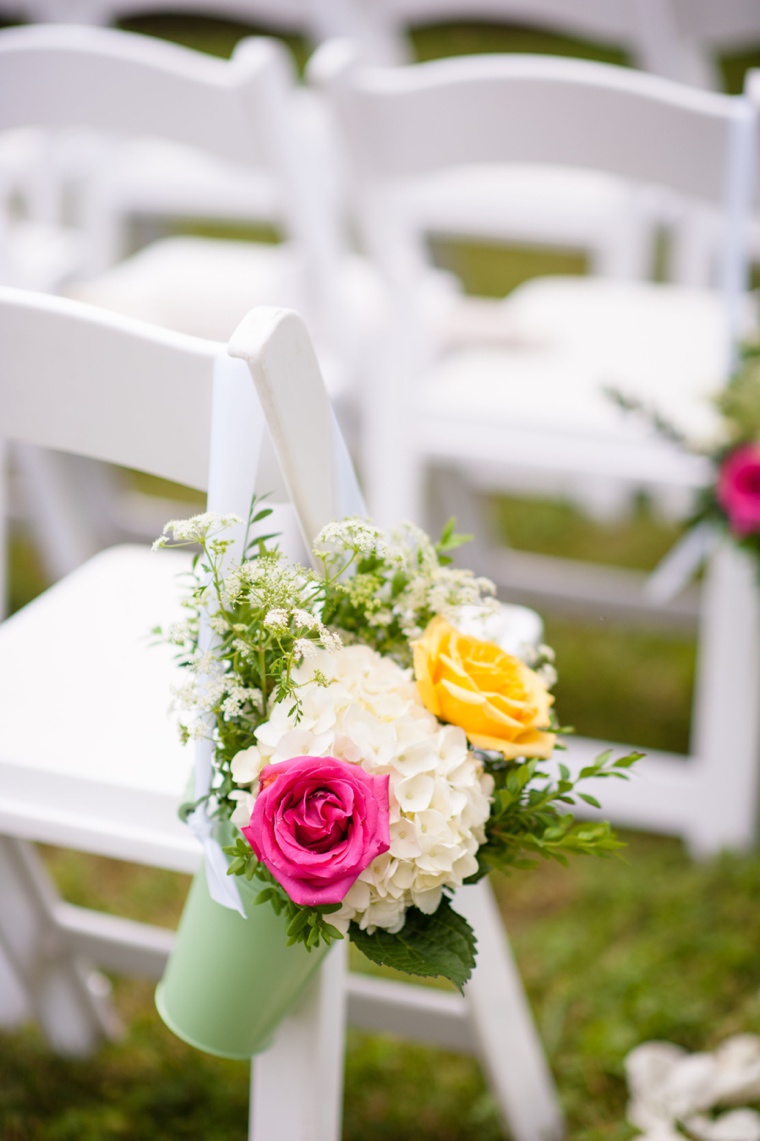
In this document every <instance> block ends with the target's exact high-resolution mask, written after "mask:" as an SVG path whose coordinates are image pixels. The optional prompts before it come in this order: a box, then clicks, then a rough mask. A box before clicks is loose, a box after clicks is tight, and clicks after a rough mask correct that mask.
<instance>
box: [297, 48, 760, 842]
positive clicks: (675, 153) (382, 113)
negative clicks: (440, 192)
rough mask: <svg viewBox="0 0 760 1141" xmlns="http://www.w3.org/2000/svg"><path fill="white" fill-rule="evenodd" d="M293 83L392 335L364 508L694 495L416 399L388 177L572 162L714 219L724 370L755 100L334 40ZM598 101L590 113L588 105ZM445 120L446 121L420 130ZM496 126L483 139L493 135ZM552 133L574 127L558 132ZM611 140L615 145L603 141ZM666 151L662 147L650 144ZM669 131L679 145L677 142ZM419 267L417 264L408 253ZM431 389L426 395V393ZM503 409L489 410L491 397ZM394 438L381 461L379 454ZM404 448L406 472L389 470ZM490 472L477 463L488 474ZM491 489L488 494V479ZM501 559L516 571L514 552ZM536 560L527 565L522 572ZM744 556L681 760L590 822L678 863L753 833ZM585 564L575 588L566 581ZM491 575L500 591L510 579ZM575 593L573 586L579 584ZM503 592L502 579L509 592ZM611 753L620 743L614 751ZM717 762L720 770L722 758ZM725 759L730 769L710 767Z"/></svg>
mask: <svg viewBox="0 0 760 1141" xmlns="http://www.w3.org/2000/svg"><path fill="white" fill-rule="evenodd" d="M311 76H312V79H313V81H314V82H316V83H317V84H319V85H321V87H322V88H323V90H325V92H326V93H327V94H328V96H329V97H330V99H331V103H332V107H333V109H334V112H335V115H336V120H337V122H338V123H339V125H340V127H341V129H342V132H343V135H344V139H345V142H346V146H345V151H346V153H347V154H349V155H350V157H351V160H352V175H353V181H354V191H355V206H356V213H357V217H358V220H359V222H360V225H361V229H362V234H363V237H364V240H365V242H366V244H367V246H368V248H369V249H371V251H372V253H373V256H374V257H375V259H376V261H377V262H378V264H380V265H381V266H382V267H383V269H384V272H385V275H386V277H387V279H388V281H389V282H391V283H392V286H393V288H394V289H395V291H396V297H397V305H396V310H395V314H394V319H395V326H396V335H395V337H390V338H389V340H390V341H392V347H390V348H389V352H388V359H387V361H386V362H384V364H385V370H384V372H383V373H381V374H380V376H381V378H382V379H381V380H379V381H378V382H377V383H376V384H375V385H374V386H372V387H371V388H370V389H368V390H367V396H368V409H367V412H366V419H367V422H369V423H372V424H373V426H374V429H375V430H374V433H373V436H372V439H371V440H370V441H369V443H370V445H371V447H370V448H369V449H368V453H367V458H366V469H365V477H366V482H367V487H368V498H369V501H370V504H371V505H372V509H373V512H374V514H375V515H376V516H377V517H380V518H385V517H391V516H393V515H395V514H397V512H398V509H399V505H400V504H401V503H403V504H405V505H406V507H407V509H408V510H409V511H410V513H411V514H412V517H415V514H416V516H417V517H418V518H422V501H421V474H422V468H423V465H424V464H425V463H430V462H435V461H439V462H441V463H446V464H451V465H453V466H454V467H455V468H456V469H457V470H460V471H462V472H465V473H467V472H468V471H471V472H472V474H473V478H474V479H477V478H478V473H479V471H480V469H481V468H482V467H485V466H486V465H488V464H490V465H491V466H492V467H493V466H498V465H499V463H500V462H502V463H503V462H505V461H506V462H507V463H509V464H511V465H513V467H516V468H518V469H520V470H522V471H524V472H525V473H526V477H528V478H529V477H530V476H531V474H532V473H540V472H541V471H543V470H551V471H552V472H553V473H554V475H555V476H556V475H557V474H559V473H561V474H562V475H563V477H564V478H569V477H573V476H574V475H582V474H584V473H585V475H587V476H590V477H593V478H594V479H595V480H597V481H598V480H602V479H608V480H610V479H611V480H615V479H618V480H623V481H625V480H633V481H634V482H635V483H637V484H639V485H643V486H647V485H651V486H655V487H657V486H660V485H663V486H668V485H671V484H673V485H674V486H683V487H696V486H699V485H700V483H701V481H702V480H703V479H704V477H705V471H704V466H700V465H699V464H698V463H695V461H694V460H693V459H689V458H685V457H682V456H680V455H679V454H677V453H676V452H675V450H673V451H672V452H668V453H667V454H665V450H664V449H663V448H662V446H658V443H656V444H654V445H652V444H646V443H644V442H637V441H632V442H631V445H630V446H627V445H626V446H623V444H621V443H620V442H619V441H618V440H615V441H608V440H606V439H605V438H604V437H603V436H602V435H601V434H598V435H597V436H596V437H594V436H593V435H591V434H586V435H583V434H582V433H579V434H578V436H577V438H576V437H573V436H571V435H570V434H565V435H563V434H562V433H561V432H560V431H554V433H553V434H552V433H548V432H547V433H544V434H541V432H540V431H537V432H535V433H534V434H532V435H531V433H529V432H528V433H524V432H521V431H520V430H519V429H517V428H515V429H513V430H510V424H509V422H508V418H507V417H506V416H505V417H504V418H503V420H502V421H499V422H488V423H486V422H484V421H483V420H482V419H481V420H480V421H478V420H477V418H476V417H473V418H472V420H471V421H468V422H466V423H465V422H464V418H463V417H460V418H458V419H456V421H455V420H454V419H453V418H452V417H451V416H448V415H447V411H446V409H445V408H444V409H443V410H442V411H440V412H439V411H437V409H436V407H435V405H434V403H433V402H432V397H428V401H429V402H428V403H427V404H417V405H415V397H414V385H415V381H416V380H417V379H418V378H420V377H422V378H424V377H425V376H426V375H428V373H430V375H432V376H435V353H436V350H435V347H434V345H433V344H432V343H431V338H425V336H424V333H422V332H421V330H422V329H423V328H424V326H423V323H422V322H421V320H420V317H419V309H418V308H417V304H416V297H415V291H416V281H417V280H418V277H417V275H418V266H417V265H416V263H415V251H414V249H413V248H412V247H411V246H410V243H409V242H408V240H407V238H408V235H407V234H406V233H405V231H404V229H403V227H402V225H401V224H400V223H399V217H398V214H397V210H396V206H395V197H394V196H395V195H396V194H397V193H398V188H399V187H400V186H401V187H403V185H404V180H410V179H414V178H416V177H418V176H422V175H424V174H425V173H427V172H435V171H438V170H440V169H446V168H447V167H448V166H450V165H452V166H458V165H459V164H468V163H483V164H487V163H499V162H509V161H514V162H527V161H530V162H551V163H577V164H579V165H588V166H591V167H592V168H594V169H602V170H605V171H609V172H611V173H614V174H617V175H620V176H623V177H626V178H630V179H636V180H642V181H647V182H651V183H656V184H661V185H666V186H669V187H671V188H672V189H673V190H674V191H676V192H677V193H679V194H683V195H686V196H689V197H694V198H696V199H698V200H699V201H701V202H703V203H706V204H708V205H710V206H712V207H715V208H717V209H719V210H721V211H722V219H723V227H724V229H723V239H722V244H721V245H720V247H719V248H720V255H721V258H720V267H719V283H720V292H721V295H722V298H723V303H724V306H725V313H726V326H727V328H728V330H729V336H728V337H727V343H726V345H725V367H726V370H727V369H728V367H729V362H730V360H731V353H732V344H731V341H732V338H733V337H735V336H736V332H737V326H738V313H739V306H740V302H741V298H742V291H743V289H744V285H745V274H746V228H747V225H748V220H749V217H750V210H751V207H752V204H753V201H754V194H755V189H754V184H753V182H754V180H753V171H754V165H755V162H756V146H757V143H756V139H757V134H756V132H757V108H756V107H753V106H752V104H751V102H750V101H749V100H747V99H745V98H742V97H730V96H725V95H718V94H714V93H712V92H704V91H697V90H693V89H690V88H686V87H682V86H680V85H677V84H674V83H671V82H669V81H667V80H664V79H659V78H656V77H653V76H648V75H642V74H637V73H634V72H630V71H627V70H624V69H615V68H611V67H608V66H604V65H601V64H590V63H586V62H583V61H578V60H558V59H549V58H541V57H530V56H525V57H506V56H502V57H498V56H492V57H481V58H476V57H470V58H467V59H458V60H441V61H436V62H434V63H430V64H423V65H418V66H416V67H408V68H394V69H391V68H386V69H382V68H371V67H362V66H361V65H360V64H359V62H358V59H357V58H356V56H355V54H353V53H352V51H351V49H350V48H349V47H347V46H346V45H344V44H343V45H339V44H334V45H326V46H325V47H324V48H323V49H322V50H321V51H320V52H319V53H318V54H317V56H316V57H315V59H314V61H313V64H312V68H311ZM600 104H601V106H602V108H603V113H599V112H600ZM441 122H445V123H446V130H445V131H442V130H440V129H436V124H440V123H441ZM497 123H498V124H500V126H501V129H500V130H497V129H495V124H497ZM569 123H582V124H583V130H571V129H569V128H568V124H569ZM621 138H624V139H625V145H624V146H621ZM668 140H670V144H669V143H668ZM676 140H677V142H676ZM420 260H421V259H420ZM433 388H434V385H432V383H431V385H430V391H432V390H433ZM505 407H507V406H506V405H505ZM391 439H392V440H393V454H394V463H393V465H389V464H387V462H386V457H387V454H388V449H389V446H390V443H389V442H390V440H391ZM404 457H406V461H407V462H406V463H405V462H404ZM486 478H488V472H486ZM487 486H493V484H487ZM511 559H513V556H512V555H510V554H507V553H505V554H504V555H503V556H501V555H498V554H497V555H494V556H493V558H492V559H491V562H490V564H489V563H485V564H484V570H486V571H487V572H490V573H491V574H492V577H495V578H496V579H497V581H499V579H500V576H499V570H500V568H501V567H502V566H503V567H504V568H505V569H506V568H508V567H509V560H511ZM515 562H517V560H515ZM539 564H540V565H539ZM745 564H746V560H744V559H743V558H742V556H741V555H740V554H739V553H737V552H736V551H735V550H734V549H731V548H730V547H729V546H728V545H727V544H723V545H722V546H721V547H720V548H719V549H717V550H716V552H715V554H714V555H713V556H712V558H711V559H710V565H709V570H708V575H707V582H706V584H705V587H704V589H703V591H702V598H701V615H700V655H699V666H698V668H699V676H698V680H697V686H696V693H695V699H694V700H695V717H694V728H693V734H692V743H691V749H690V754H689V757H688V758H684V757H680V756H676V755H674V754H667V753H659V752H652V751H650V752H649V755H648V757H647V759H646V760H645V761H644V762H642V764H641V765H640V766H639V770H638V775H637V777H636V778H635V779H634V781H632V782H631V784H630V785H629V786H627V787H623V786H620V785H617V782H611V783H615V784H616V787H615V788H612V787H605V789H604V791H603V794H602V801H603V806H604V811H605V812H607V813H609V814H610V815H612V816H613V818H614V819H616V820H619V821H620V822H621V823H625V824H628V825H631V826H634V827H640V828H652V829H655V830H658V831H664V832H673V833H675V834H677V835H681V836H682V837H683V838H684V839H685V840H686V842H687V844H688V846H689V847H690V849H691V850H692V851H693V852H694V853H695V854H700V855H706V854H709V853H712V852H715V851H718V850H719V849H720V848H722V847H733V848H738V849H743V848H748V847H750V846H751V845H752V844H753V842H754V840H755V837H756V829H757V822H758V800H759V799H760V784H759V779H758V757H759V753H760V714H759V713H758V708H757V700H756V697H752V695H753V694H755V695H756V694H757V692H758V691H760V662H759V661H758V640H759V639H760V632H759V631H760V619H759V618H758V605H757V593H756V590H755V588H754V584H753V582H752V576H751V571H750V568H749V567H748V566H747V565H745ZM571 566H572V564H568V563H567V562H564V563H562V562H560V563H559V564H558V565H557V566H556V567H552V565H551V560H543V561H540V560H538V559H535V558H531V559H530V560H529V563H526V567H525V572H526V573H525V575H524V576H523V577H524V578H525V579H526V580H527V579H528V578H530V583H529V589H530V591H531V594H532V598H531V602H532V603H535V602H538V600H539V599H540V598H541V597H543V598H544V599H545V600H553V601H554V602H555V603H556V602H558V601H565V602H567V601H570V602H571V603H572V604H573V606H574V607H575V608H576V609H578V610H581V609H583V608H584V606H585V608H586V609H591V610H592V611H593V610H595V609H596V608H597V607H598V604H599V601H600V598H604V597H605V596H606V597H607V598H608V599H612V600H613V601H614V602H615V604H616V606H617V607H618V610H619V611H620V610H623V609H625V606H626V605H627V606H628V607H629V610H628V612H629V613H632V614H633V613H636V611H637V607H638V610H639V612H640V613H641V614H645V613H646V614H647V615H648V617H649V618H650V620H651V618H652V616H653V615H655V616H656V613H657V612H656V608H655V607H654V606H652V605H650V604H651V601H652V600H651V599H648V598H647V597H646V596H645V595H643V594H642V592H641V582H640V581H638V580H634V582H633V586H634V593H633V594H631V592H630V591H628V593H627V594H626V593H625V590H626V589H627V588H628V587H629V585H630V583H629V581H628V579H626V578H625V576H623V575H620V574H617V575H613V576H612V577H611V578H609V579H603V578H602V575H601V572H600V569H599V568H598V567H597V568H583V565H582V564H580V565H579V567H580V569H577V573H576V575H575V576H573V575H569V574H568V570H569V568H570V567H571ZM584 573H586V574H587V576H588V581H587V582H585V583H579V581H578V579H579V576H581V575H582V574H584ZM501 581H502V582H503V583H504V584H505V585H506V584H508V583H509V581H510V580H509V578H508V577H506V576H505V577H504V578H503V579H501ZM579 586H580V587H582V589H579ZM507 589H508V586H507ZM604 744H606V743H602V742H598V741H583V740H577V739H576V740H573V739H571V740H570V742H569V752H568V754H567V756H568V758H569V761H570V763H571V764H572V765H573V766H575V767H582V765H583V764H585V763H587V762H588V760H589V759H590V758H591V756H593V755H595V754H596V753H598V752H599V751H600V750H601V748H602V747H603V745H604ZM623 747H627V746H623ZM727 758H730V761H728V760H727ZM729 764H730V775H729V769H728V767H727V766H728V765H729Z"/></svg>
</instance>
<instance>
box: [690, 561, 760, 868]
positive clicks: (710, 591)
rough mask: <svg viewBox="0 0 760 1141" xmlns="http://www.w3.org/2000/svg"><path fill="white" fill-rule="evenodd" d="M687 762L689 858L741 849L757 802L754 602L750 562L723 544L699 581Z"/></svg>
mask: <svg viewBox="0 0 760 1141" xmlns="http://www.w3.org/2000/svg"><path fill="white" fill-rule="evenodd" d="M702 589H703V591H704V592H705V598H704V602H703V607H702V614H703V617H702V622H701V626H700V642H699V660H698V663H697V668H698V675H697V685H696V687H695V694H694V730H693V740H692V747H691V752H692V754H693V758H694V759H693V760H692V761H690V762H689V763H690V764H695V765H697V766H699V770H698V771H699V778H700V796H699V807H700V812H699V818H698V819H696V820H695V821H694V825H693V827H692V828H691V829H690V831H689V835H688V841H689V847H690V849H691V851H692V852H693V854H694V855H695V856H708V855H713V854H715V853H716V852H718V851H720V849H721V848H732V849H733V850H738V851H746V850H748V849H749V848H751V847H752V846H753V844H754V843H755V842H756V839H757V826H758V815H759V814H758V808H759V807H760V805H759V801H760V771H759V769H758V765H759V763H760V708H759V705H758V693H760V604H759V603H758V594H757V577H756V571H755V567H754V566H753V563H752V560H751V559H750V558H749V556H748V555H745V554H744V553H743V552H742V551H739V550H737V549H736V548H735V547H734V546H733V544H732V543H730V542H725V543H722V544H721V545H720V547H719V548H718V549H717V550H716V551H715V553H714V555H713V556H712V558H711V560H710V564H709V566H708V569H707V575H706V578H705V583H704V586H703V588H702Z"/></svg>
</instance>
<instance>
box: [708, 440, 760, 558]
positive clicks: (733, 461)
mask: <svg viewBox="0 0 760 1141" xmlns="http://www.w3.org/2000/svg"><path fill="white" fill-rule="evenodd" d="M717 496H718V502H719V503H720V505H721V507H722V508H723V510H724V511H725V512H726V515H728V521H729V524H730V527H731V530H732V531H733V532H734V534H735V535H740V536H744V535H751V534H753V533H755V532H760V446H758V445H757V444H744V445H742V447H740V448H737V449H736V450H735V451H733V452H731V454H730V455H729V456H728V457H727V458H726V459H725V460H724V462H723V465H722V467H721V469H720V474H719V476H718V487H717Z"/></svg>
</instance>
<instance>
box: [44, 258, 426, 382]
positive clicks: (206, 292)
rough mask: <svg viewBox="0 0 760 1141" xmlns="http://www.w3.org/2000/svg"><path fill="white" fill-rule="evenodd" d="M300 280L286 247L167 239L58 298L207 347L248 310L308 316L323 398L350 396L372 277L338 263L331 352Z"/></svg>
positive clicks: (370, 325)
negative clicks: (338, 319) (346, 315)
mask: <svg viewBox="0 0 760 1141" xmlns="http://www.w3.org/2000/svg"><path fill="white" fill-rule="evenodd" d="M306 276H307V275H306V270H305V267H304V264H303V261H302V260H301V258H300V257H299V255H298V253H297V251H296V249H295V247H294V246H292V245H290V244H288V243H282V244H277V245H275V244H272V245H268V244H265V243H259V242H247V241H232V240H223V239H213V238H200V237H199V238H196V237H172V238H164V239H161V240H159V241H156V242H153V243H151V244H150V245H149V246H146V247H145V248H144V249H142V250H140V251H138V253H136V254H134V255H133V256H132V257H130V258H127V259H126V260H125V261H123V262H120V263H119V264H118V265H116V266H114V267H113V268H112V269H109V270H107V271H106V272H105V273H103V274H100V275H99V276H97V277H95V278H92V279H90V280H88V281H82V282H77V283H76V284H74V285H71V286H69V287H68V289H67V290H66V293H67V295H68V296H70V297H74V298H75V299H76V300H78V301H85V302H87V303H88V304H90V305H98V306H100V307H102V308H104V309H113V310H114V311H115V312H117V313H123V314H125V315H126V316H129V317H135V318H137V319H138V320H142V321H147V322H149V323H150V324H154V325H161V326H163V327H164V328H168V329H173V330H175V332H178V333H187V334H190V335H191V336H196V337H202V338H204V339H207V340H212V341H224V340H225V339H226V338H227V336H228V335H229V330H230V329H234V328H235V327H236V326H237V325H238V324H239V323H240V321H241V320H242V319H243V317H244V316H245V315H246V313H247V312H248V311H249V310H250V309H251V308H252V307H253V306H256V305H274V306H284V307H285V308H289V309H297V310H301V311H304V310H305V311H307V312H311V313H312V316H311V319H310V322H309V324H310V329H311V332H312V336H313V337H314V340H315V343H316V344H317V347H318V351H319V355H320V360H321V361H322V365H323V369H324V373H325V382H326V384H327V388H328V391H329V392H330V395H331V397H332V398H333V399H341V398H343V396H344V395H345V394H347V393H348V394H349V395H350V389H351V388H352V387H353V385H354V376H353V373H354V371H355V369H356V367H357V365H358V364H359V362H360V360H361V356H362V354H363V352H365V351H366V344H367V341H368V339H370V338H371V337H372V336H374V335H375V334H376V332H377V330H378V328H379V326H380V324H381V321H382V316H383V312H384V303H385V296H384V293H383V291H382V289H381V287H380V284H379V281H378V278H377V274H376V273H375V272H374V270H373V269H372V268H371V267H370V265H369V264H368V263H367V262H366V261H365V260H364V259H362V258H359V257H346V258H344V259H343V261H342V263H341V265H340V267H339V277H338V282H337V284H338V285H339V287H340V294H341V300H342V304H344V305H345V306H346V307H347V309H348V311H349V312H350V313H351V321H345V322H343V325H344V326H345V328H344V329H343V330H342V336H343V338H344V340H346V342H347V343H346V344H345V345H343V344H342V345H340V346H336V344H335V343H334V337H332V336H331V333H332V330H329V329H325V328H323V327H322V325H323V323H324V322H323V321H322V320H320V319H319V315H318V314H316V313H314V312H313V309H314V306H313V305H310V299H309V297H308V296H307V293H306V289H307V282H306ZM433 276H445V275H433ZM334 284H335V283H334ZM349 342H350V343H349Z"/></svg>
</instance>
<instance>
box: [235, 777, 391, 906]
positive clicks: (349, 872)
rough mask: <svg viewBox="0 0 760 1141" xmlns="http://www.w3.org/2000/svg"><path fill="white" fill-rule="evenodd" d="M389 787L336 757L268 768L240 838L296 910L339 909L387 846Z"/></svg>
mask: <svg viewBox="0 0 760 1141" xmlns="http://www.w3.org/2000/svg"><path fill="white" fill-rule="evenodd" d="M389 780H390V777H388V776H372V775H371V774H370V773H366V772H365V771H364V769H362V768H360V767H359V766H358V765H350V764H347V763H346V762H345V761H339V760H337V758H335V757H294V758H293V759H292V760H290V761H283V762H281V763H280V764H276V765H267V766H266V768H264V769H262V772H261V776H260V792H259V794H258V796H257V797H256V801H255V804H254V806H253V812H252V813H251V822H250V824H248V825H247V826H246V827H245V828H243V829H242V832H243V834H244V835H245V837H246V839H247V840H248V843H249V844H250V845H251V847H252V848H253V851H254V853H255V855H256V858H257V859H259V860H261V862H262V863H263V864H264V865H265V866H266V867H267V868H268V869H269V871H270V872H271V873H272V875H273V876H274V878H275V879H276V880H277V882H278V883H280V884H282V886H283V887H284V888H285V890H286V891H287V893H288V895H289V896H290V898H291V899H292V900H293V902H294V903H298V904H300V905H303V906H309V907H314V906H316V905H318V904H321V903H340V902H341V900H342V899H343V897H344V896H345V894H346V892H347V891H348V889H349V888H350V887H351V885H352V884H353V882H354V881H355V880H356V878H357V876H358V875H359V873H360V872H362V871H364V869H365V868H366V867H367V866H368V865H369V864H371V863H372V861H373V860H374V858H375V856H379V855H380V854H381V852H387V851H388V849H389V847H390V833H389V827H388V782H389Z"/></svg>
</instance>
